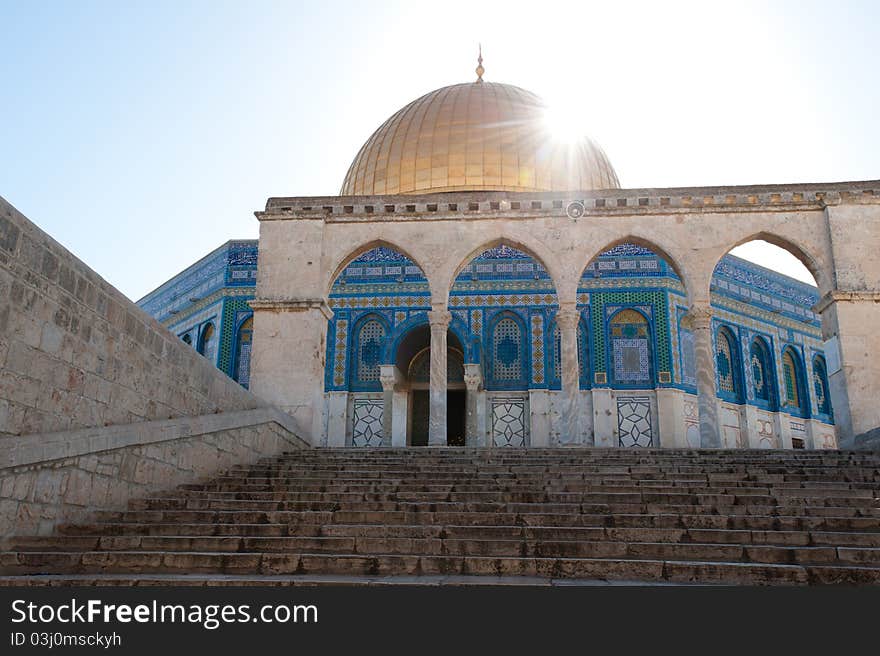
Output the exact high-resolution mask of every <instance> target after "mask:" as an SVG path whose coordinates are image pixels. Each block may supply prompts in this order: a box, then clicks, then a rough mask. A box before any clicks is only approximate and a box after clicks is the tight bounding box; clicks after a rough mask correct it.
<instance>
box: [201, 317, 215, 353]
mask: <svg viewBox="0 0 880 656" xmlns="http://www.w3.org/2000/svg"><path fill="white" fill-rule="evenodd" d="M199 353H201V354H202V355H204V356H205V357H206V358H207V359H208V360H209V361H211V362H214V359H215V355H216V354H217V331H216V330H214V324H213V323H207V324H205V325H204V327H203V328H202V334H201V336H200V337H199Z"/></svg>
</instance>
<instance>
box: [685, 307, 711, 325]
mask: <svg viewBox="0 0 880 656" xmlns="http://www.w3.org/2000/svg"><path fill="white" fill-rule="evenodd" d="M686 316H687V318H688V319H689V320H690V322H691V326H692V328H693V329H694V330H700V329H708V328H709V326H710V325H711V324H712V317H713V316H714V311H713V310H712V306H711V305H708V304H706V305H703V304H700V305H692V306H691V308H690V309H689V310H688V313H687V315H686Z"/></svg>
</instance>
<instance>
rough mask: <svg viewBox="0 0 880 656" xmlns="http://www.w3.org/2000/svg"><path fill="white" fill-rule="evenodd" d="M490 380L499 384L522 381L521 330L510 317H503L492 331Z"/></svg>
mask: <svg viewBox="0 0 880 656" xmlns="http://www.w3.org/2000/svg"><path fill="white" fill-rule="evenodd" d="M492 378H493V379H494V380H495V381H496V382H499V383H502V384H503V383H508V384H510V383H516V382H520V381H522V380H523V344H522V330H521V329H520V326H519V324H518V323H517V322H516V321H515V320H514V319H512V318H511V317H504V318H503V319H501V320H500V321H498V322H497V323H496V324H495V328H494V329H493V331H492Z"/></svg>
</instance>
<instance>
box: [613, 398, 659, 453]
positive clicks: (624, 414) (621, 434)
mask: <svg viewBox="0 0 880 656" xmlns="http://www.w3.org/2000/svg"><path fill="white" fill-rule="evenodd" d="M617 434H618V444H619V445H620V446H622V447H643V448H647V447H652V446H654V431H653V428H652V426H651V398H650V397H648V396H619V397H617Z"/></svg>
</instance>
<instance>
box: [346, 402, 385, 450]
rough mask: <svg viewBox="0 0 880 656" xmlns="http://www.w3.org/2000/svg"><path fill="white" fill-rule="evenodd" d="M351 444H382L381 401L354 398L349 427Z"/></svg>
mask: <svg viewBox="0 0 880 656" xmlns="http://www.w3.org/2000/svg"><path fill="white" fill-rule="evenodd" d="M351 445H352V446H382V401H381V400H380V399H355V400H354V412H353V413H352V427H351Z"/></svg>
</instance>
